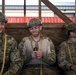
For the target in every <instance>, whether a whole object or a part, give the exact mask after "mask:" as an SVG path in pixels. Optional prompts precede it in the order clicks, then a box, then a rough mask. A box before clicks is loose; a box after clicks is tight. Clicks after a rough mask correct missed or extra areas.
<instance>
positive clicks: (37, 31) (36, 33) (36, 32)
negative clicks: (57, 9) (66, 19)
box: [29, 26, 42, 37]
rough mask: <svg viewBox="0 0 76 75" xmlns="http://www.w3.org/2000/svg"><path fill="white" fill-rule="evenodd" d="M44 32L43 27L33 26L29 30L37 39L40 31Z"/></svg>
mask: <svg viewBox="0 0 76 75" xmlns="http://www.w3.org/2000/svg"><path fill="white" fill-rule="evenodd" d="M41 30H42V26H33V27H31V28H29V31H30V32H31V34H32V36H34V37H37V36H38V35H39V34H40V31H41Z"/></svg>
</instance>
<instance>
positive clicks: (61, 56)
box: [57, 42, 72, 70]
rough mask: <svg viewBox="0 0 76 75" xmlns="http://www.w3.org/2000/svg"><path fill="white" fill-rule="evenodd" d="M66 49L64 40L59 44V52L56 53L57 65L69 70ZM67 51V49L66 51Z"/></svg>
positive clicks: (69, 65)
mask: <svg viewBox="0 0 76 75" xmlns="http://www.w3.org/2000/svg"><path fill="white" fill-rule="evenodd" d="M66 49H67V44H66V42H63V43H62V44H61V45H60V49H59V53H58V56H57V57H58V64H59V67H61V68H62V69H64V70H71V66H72V64H71V63H70V62H69V61H67V60H66V56H67V55H66ZM67 52H68V51H67Z"/></svg>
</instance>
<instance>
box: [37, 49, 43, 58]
mask: <svg viewBox="0 0 76 75" xmlns="http://www.w3.org/2000/svg"><path fill="white" fill-rule="evenodd" d="M36 53H37V58H42V57H43V52H42V51H40V50H38V51H37V52H36Z"/></svg>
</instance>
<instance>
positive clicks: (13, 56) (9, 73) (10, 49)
mask: <svg viewBox="0 0 76 75" xmlns="http://www.w3.org/2000/svg"><path fill="white" fill-rule="evenodd" d="M3 16H4V14H3V13H1V12H0V22H2V23H5V22H6V20H5V16H4V17H3ZM1 17H3V18H4V19H3V18H2V19H1ZM0 35H1V37H0V70H1V67H2V64H3V58H4V57H3V55H4V43H5V33H4V31H2V33H0ZM6 36H7V37H6V38H7V42H6V56H5V66H4V70H3V74H2V75H18V74H19V71H20V70H21V67H22V58H21V55H20V51H19V50H18V49H17V42H16V41H15V39H14V38H13V37H12V36H9V35H6Z"/></svg>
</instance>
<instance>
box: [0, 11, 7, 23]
mask: <svg viewBox="0 0 76 75" xmlns="http://www.w3.org/2000/svg"><path fill="white" fill-rule="evenodd" d="M0 22H5V23H7V18H6V16H5V15H4V14H3V13H2V12H0Z"/></svg>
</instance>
